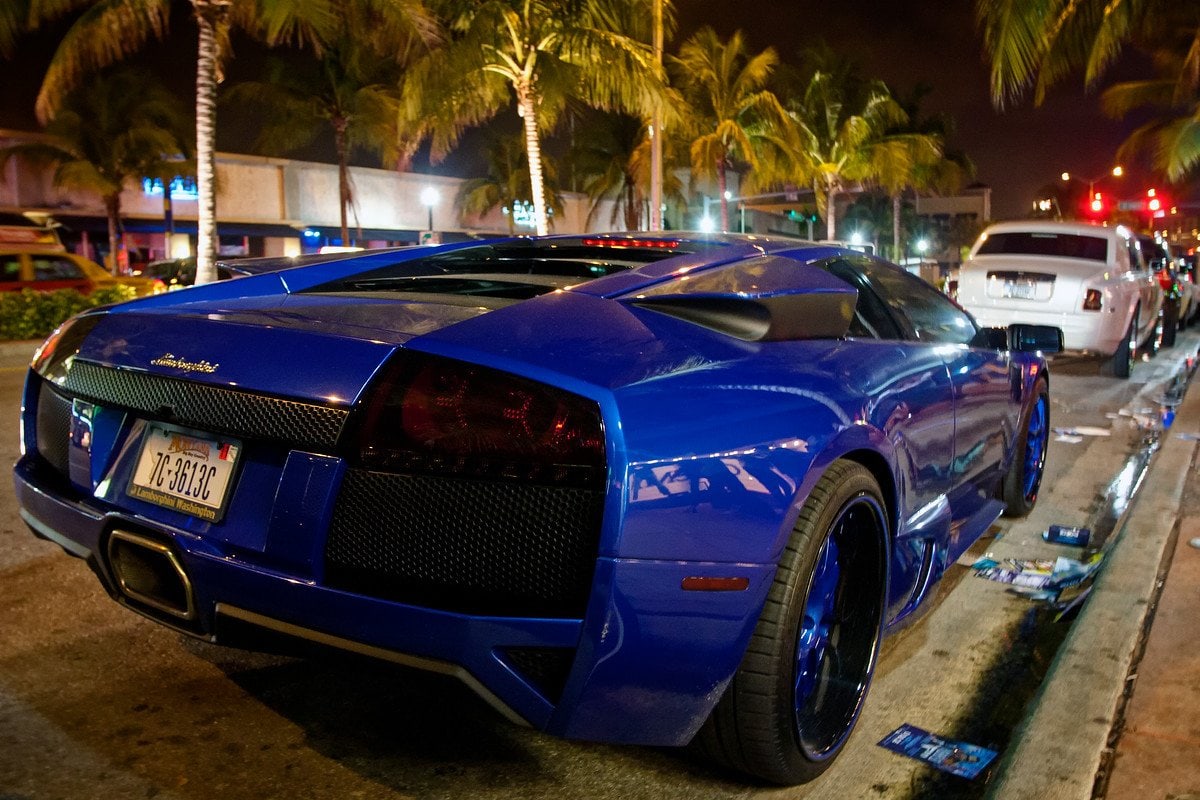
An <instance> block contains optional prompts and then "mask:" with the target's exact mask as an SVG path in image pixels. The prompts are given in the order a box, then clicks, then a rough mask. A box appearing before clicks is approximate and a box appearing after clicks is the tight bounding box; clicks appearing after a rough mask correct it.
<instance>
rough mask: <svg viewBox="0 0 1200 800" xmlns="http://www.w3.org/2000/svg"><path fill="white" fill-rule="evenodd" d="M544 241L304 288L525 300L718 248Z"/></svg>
mask: <svg viewBox="0 0 1200 800" xmlns="http://www.w3.org/2000/svg"><path fill="white" fill-rule="evenodd" d="M651 241H652V244H648V245H646V246H636V245H635V246H625V245H622V244H620V240H606V239H591V238H589V239H571V240H562V239H549V240H539V241H511V242H504V243H502V244H489V245H481V246H479V247H468V248H465V249H462V250H455V251H452V252H449V253H437V254H434V255H430V256H427V257H425V258H416V259H410V260H406V261H401V262H399V263H395V264H389V265H387V266H384V267H379V268H376V269H373V270H370V271H367V272H363V273H360V274H358V275H355V276H353V277H350V278H344V279H342V280H338V281H334V282H331V283H326V284H322V285H320V286H316V287H313V288H312V289H310V290H308V291H310V292H320V293H323V294H324V293H330V292H338V293H359V292H400V293H409V294H452V295H464V296H469V297H492V298H496V299H498V300H526V299H529V298H531V297H536V296H537V295H540V294H546V293H547V292H552V291H554V290H555V289H563V288H566V287H568V286H576V285H578V284H580V283H584V282H586V281H589V280H594V279H596V278H603V277H605V276H607V275H613V274H615V273H618V272H625V271H626V270H630V269H635V268H637V267H640V266H642V265H644V264H649V263H652V262H655V261H661V260H663V259H667V258H671V257H673V256H679V255H684V254H688V253H696V252H700V251H702V250H706V249H709V248H712V247H720V246H723V245H721V244H714V243H709V242H674V241H659V240H651Z"/></svg>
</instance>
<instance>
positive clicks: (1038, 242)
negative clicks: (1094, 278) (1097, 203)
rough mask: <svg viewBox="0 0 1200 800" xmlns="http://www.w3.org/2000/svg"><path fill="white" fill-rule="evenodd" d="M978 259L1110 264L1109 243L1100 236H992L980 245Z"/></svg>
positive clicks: (1025, 233)
mask: <svg viewBox="0 0 1200 800" xmlns="http://www.w3.org/2000/svg"><path fill="white" fill-rule="evenodd" d="M976 254H977V255H981V256H984V255H988V256H990V255H1001V254H1012V255H1023V256H1061V257H1062V258H1086V259H1088V260H1091V261H1107V260H1108V240H1107V239H1105V238H1102V237H1100V236H1084V235H1082V234H1078V233H1040V232H1032V231H1010V232H1004V233H989V234H988V237H987V238H986V239H984V240H983V244H981V245H979V250H978V251H977V253H976Z"/></svg>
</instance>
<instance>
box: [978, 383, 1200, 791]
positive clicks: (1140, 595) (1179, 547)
mask: <svg viewBox="0 0 1200 800" xmlns="http://www.w3.org/2000/svg"><path fill="white" fill-rule="evenodd" d="M1189 435H1200V389H1193V390H1191V391H1189V392H1188V394H1187V396H1186V397H1185V399H1184V402H1183V403H1182V404H1181V405H1180V407H1179V408H1178V410H1177V414H1176V418H1175V422H1174V424H1173V425H1172V427H1171V428H1170V429H1169V430H1167V431H1165V432H1164V433H1163V434H1162V439H1161V449H1160V450H1159V452H1158V454H1157V455H1156V456H1155V462H1154V463H1153V466H1152V467H1151V469H1150V472H1149V473H1148V474H1147V476H1146V479H1145V481H1146V485H1145V486H1143V487H1142V489H1141V491H1140V492H1139V493H1138V496H1137V499H1136V500H1135V505H1134V507H1133V508H1132V510H1130V511H1129V512H1128V513H1127V515H1126V520H1125V523H1124V525H1123V526H1122V528H1121V530H1120V531H1119V532H1118V538H1117V541H1116V543H1115V545H1114V547H1113V550H1112V551H1111V553H1110V554H1109V557H1108V559H1107V560H1106V564H1105V567H1104V568H1103V570H1102V571H1101V573H1100V576H1099V578H1097V580H1096V584H1095V587H1094V588H1093V590H1092V593H1091V596H1090V597H1089V598H1088V600H1087V602H1086V604H1085V605H1084V607H1083V610H1082V612H1081V613H1080V615H1079V618H1078V619H1077V620H1076V621H1075V622H1074V624H1073V625H1072V626H1071V631H1070V633H1069V634H1068V636H1067V639H1066V641H1065V642H1064V643H1063V645H1062V647H1061V648H1060V650H1059V652H1058V655H1057V656H1056V658H1055V661H1054V663H1053V665H1052V666H1051V668H1050V672H1049V674H1048V675H1047V677H1046V680H1045V682H1044V683H1043V685H1042V688H1041V691H1040V692H1039V694H1038V696H1037V697H1036V698H1035V699H1034V701H1033V703H1032V704H1031V707H1030V708H1029V710H1028V711H1027V713H1026V717H1025V720H1024V722H1023V723H1022V725H1021V727H1020V728H1019V729H1018V731H1017V733H1016V735H1015V736H1014V742H1015V745H1014V747H1013V748H1011V750H1010V752H1009V753H1008V754H1007V755H1006V757H1005V759H1004V761H1003V762H1002V764H1001V765H1000V767H999V773H998V775H997V777H996V780H995V782H994V783H993V785H992V789H991V791H990V792H989V793H988V797H989V798H993V799H994V800H1035V799H1036V800H1059V799H1060V798H1061V800H1090V799H1091V798H1092V797H1093V796H1095V797H1106V798H1107V800H1168V798H1169V799H1170V800H1193V799H1194V800H1200V625H1197V622H1196V620H1197V618H1198V615H1197V611H1198V610H1200V550H1197V549H1195V548H1192V547H1190V546H1189V545H1188V540H1189V539H1191V538H1193V537H1196V536H1200V487H1197V488H1195V489H1192V488H1190V485H1191V484H1193V483H1195V481H1194V480H1193V474H1194V473H1193V460H1194V457H1195V454H1196V447H1197V442H1196V440H1195V439H1192V438H1189ZM1177 524H1178V534H1177V535H1176V533H1177V527H1176V526H1177ZM1160 570H1161V571H1162V572H1163V574H1162V575H1161V578H1162V581H1163V582H1162V587H1163V588H1162V594H1161V597H1158V596H1157V595H1158V585H1159V581H1160ZM1156 601H1157V606H1156V605H1155V603H1156ZM1144 636H1145V637H1146V638H1143V637H1144ZM1143 645H1144V650H1143ZM1139 655H1140V656H1141V660H1140V661H1138V660H1137V659H1138V657H1139ZM1127 687H1129V688H1131V689H1132V698H1131V699H1130V700H1129V702H1128V703H1126V702H1125V697H1126V694H1127V692H1126V688H1127ZM1114 739H1115V741H1116V744H1115V747H1116V750H1115V753H1114V752H1113V750H1112V747H1113V740H1114ZM1097 776H1100V777H1101V780H1100V781H1099V783H1098V782H1097ZM1105 778H1107V781H1106V780H1105ZM1097 789H1098V790H1099V791H1097Z"/></svg>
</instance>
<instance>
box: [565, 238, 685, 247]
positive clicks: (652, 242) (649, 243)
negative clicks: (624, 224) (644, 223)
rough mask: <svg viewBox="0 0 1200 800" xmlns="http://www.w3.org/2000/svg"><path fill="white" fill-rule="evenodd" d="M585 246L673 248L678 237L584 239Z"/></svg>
mask: <svg viewBox="0 0 1200 800" xmlns="http://www.w3.org/2000/svg"><path fill="white" fill-rule="evenodd" d="M583 246H584V247H642V248H647V249H651V250H673V249H675V248H676V247H678V246H679V240H678V239H621V238H612V239H584V240H583Z"/></svg>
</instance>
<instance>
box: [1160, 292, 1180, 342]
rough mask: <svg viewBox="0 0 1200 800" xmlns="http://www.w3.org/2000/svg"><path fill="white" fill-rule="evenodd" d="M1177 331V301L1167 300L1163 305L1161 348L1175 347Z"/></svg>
mask: <svg viewBox="0 0 1200 800" xmlns="http://www.w3.org/2000/svg"><path fill="white" fill-rule="evenodd" d="M1178 329H1179V300H1178V299H1176V300H1168V301H1167V302H1165V303H1163V310H1162V338H1161V339H1159V341H1160V342H1161V344H1162V346H1163V347H1174V346H1175V333H1176V331H1177V330H1178Z"/></svg>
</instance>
